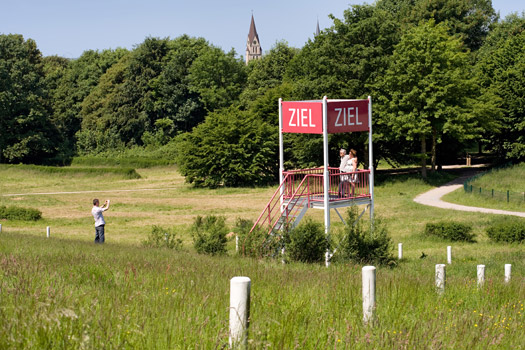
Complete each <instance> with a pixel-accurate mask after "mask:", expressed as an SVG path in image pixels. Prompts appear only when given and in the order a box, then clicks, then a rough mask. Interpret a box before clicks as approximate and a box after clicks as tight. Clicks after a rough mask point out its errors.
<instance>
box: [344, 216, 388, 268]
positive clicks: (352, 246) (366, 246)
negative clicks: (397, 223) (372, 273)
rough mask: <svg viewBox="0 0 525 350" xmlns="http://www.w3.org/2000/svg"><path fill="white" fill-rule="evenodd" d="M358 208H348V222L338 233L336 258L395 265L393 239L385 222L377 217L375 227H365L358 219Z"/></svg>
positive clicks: (359, 262)
mask: <svg viewBox="0 0 525 350" xmlns="http://www.w3.org/2000/svg"><path fill="white" fill-rule="evenodd" d="M357 218H358V213H357V208H356V207H352V208H350V209H348V213H347V224H346V225H345V226H344V227H343V229H342V230H341V231H340V232H339V233H338V235H337V236H338V237H336V238H339V239H338V244H336V245H337V251H336V256H335V258H334V260H337V259H342V260H345V261H346V260H351V261H354V262H356V263H358V264H361V263H366V264H379V265H391V266H392V265H395V263H396V262H395V259H394V257H393V255H392V240H391V238H390V236H389V235H388V231H387V228H386V226H385V225H384V223H383V222H382V221H381V220H380V219H379V218H376V219H375V220H374V227H373V229H372V228H370V226H368V225H367V228H366V229H364V228H363V225H362V224H361V222H360V221H358V220H357Z"/></svg>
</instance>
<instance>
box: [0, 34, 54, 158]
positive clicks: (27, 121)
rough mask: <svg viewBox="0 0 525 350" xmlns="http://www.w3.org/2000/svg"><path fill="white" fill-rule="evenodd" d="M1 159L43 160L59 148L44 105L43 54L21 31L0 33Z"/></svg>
mask: <svg viewBox="0 0 525 350" xmlns="http://www.w3.org/2000/svg"><path fill="white" fill-rule="evenodd" d="M0 77H1V79H0V130H1V132H0V162H4V161H6V162H10V163H15V162H28V163H40V162H43V161H45V160H46V159H49V158H51V157H52V156H53V155H54V154H55V153H56V148H55V146H54V144H53V142H52V140H51V138H52V135H53V134H54V130H53V126H52V124H51V123H50V122H49V114H48V111H47V110H46V109H45V102H44V101H45V99H46V97H47V96H46V91H45V77H44V70H43V65H42V54H41V53H40V51H39V50H38V49H37V46H36V43H35V42H34V41H33V40H31V39H28V40H24V38H23V37H22V36H21V35H13V34H10V35H0Z"/></svg>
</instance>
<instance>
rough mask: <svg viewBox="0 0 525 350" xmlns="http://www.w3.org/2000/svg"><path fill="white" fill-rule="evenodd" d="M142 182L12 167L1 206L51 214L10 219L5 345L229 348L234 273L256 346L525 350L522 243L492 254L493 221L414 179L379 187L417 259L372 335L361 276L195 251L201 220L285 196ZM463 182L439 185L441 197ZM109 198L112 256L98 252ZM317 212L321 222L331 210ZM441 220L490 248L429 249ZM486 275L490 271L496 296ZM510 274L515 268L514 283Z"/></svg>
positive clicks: (380, 308) (1, 310) (155, 172)
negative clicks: (449, 254) (430, 231)
mask: <svg viewBox="0 0 525 350" xmlns="http://www.w3.org/2000/svg"><path fill="white" fill-rule="evenodd" d="M137 172H138V173H139V174H140V176H141V178H140V179H125V178H123V177H121V176H120V175H118V174H95V175H93V174H86V173H82V172H78V173H73V174H72V173H68V174H60V173H57V174H50V173H43V172H39V171H37V170H34V169H31V170H29V169H27V170H24V169H20V168H13V167H6V166H0V195H1V196H0V205H17V206H22V207H32V208H37V209H39V210H41V211H42V213H43V219H42V220H40V221H37V222H22V221H5V220H3V221H1V222H0V223H1V224H2V233H1V234H0V348H2V349H121V348H122V349H215V348H225V347H227V343H228V315H229V312H228V303H229V280H230V279H231V278H232V277H234V276H248V277H250V278H251V280H252V304H251V319H250V321H251V324H250V333H249V347H250V348H254V349H332V348H334V349H523V348H525V336H524V334H525V329H524V328H523V325H524V320H525V318H524V310H523V304H524V302H525V278H524V276H525V249H524V247H523V245H516V244H514V245H511V244H495V243H492V242H490V241H489V240H488V239H487V237H486V235H485V234H484V230H485V228H486V227H487V226H488V225H489V224H490V222H491V220H492V218H493V217H492V216H491V215H482V214H476V213H462V212H453V211H448V210H443V209H437V208H431V207H425V206H421V205H419V204H417V203H414V202H413V201H412V199H413V198H414V197H415V196H416V195H417V194H418V193H421V192H424V191H426V190H428V189H430V188H432V185H430V184H428V183H425V182H424V181H422V180H421V179H418V178H417V177H416V176H415V175H414V176H412V175H398V176H391V177H388V176H382V177H381V178H379V179H377V182H378V186H377V187H376V214H378V215H379V216H380V217H382V219H383V221H384V222H385V223H386V224H387V226H388V228H389V232H390V234H391V236H392V239H393V242H394V244H395V245H396V246H397V243H399V242H402V243H403V247H404V259H403V260H402V261H400V262H399V264H398V266H397V267H395V268H387V267H379V268H378V271H377V310H376V315H377V320H376V322H375V323H374V324H372V325H368V326H365V325H364V324H363V323H362V321H361V319H362V304H361V303H362V300H361V268H362V265H357V264H353V263H347V264H333V265H332V266H331V267H330V268H326V267H324V266H321V265H307V264H299V263H293V264H287V265H282V264H280V262H278V261H271V260H253V259H247V258H240V257H238V256H236V255H235V252H234V249H233V246H234V243H233V241H231V242H229V248H230V250H229V253H228V255H227V256H222V257H210V256H204V255H197V254H196V253H195V252H194V251H193V248H192V245H191V237H190V236H189V234H188V233H187V230H188V228H189V226H190V225H191V223H192V222H193V220H194V218H195V217H196V216H197V215H201V216H204V215H208V214H214V215H224V216H226V218H227V223H228V224H229V225H231V226H233V224H234V222H235V219H236V218H237V217H241V218H245V219H251V220H255V219H256V218H257V216H258V215H259V214H260V211H261V210H262V208H263V207H264V205H265V204H266V202H267V201H268V200H269V198H270V197H271V195H272V194H273V192H274V190H275V188H274V187H268V188H238V189H215V190H209V189H194V188H192V187H191V186H189V185H187V184H185V183H184V179H183V178H182V177H181V176H180V175H179V174H178V172H177V169H176V167H173V166H170V167H156V168H148V169H137ZM450 178H451V177H450V176H446V175H442V176H440V177H435V178H434V179H433V181H432V184H433V185H435V184H438V183H444V182H447V181H448V180H450ZM57 192H71V193H59V194H58V193H57ZM29 193H32V194H33V195H28V194H29ZM36 193H41V194H36ZM53 193H57V194H53ZM95 197H97V198H99V199H101V200H105V199H108V198H109V199H111V208H110V210H109V211H108V212H106V213H105V217H106V221H107V226H106V240H107V241H106V244H105V245H103V246H98V245H97V246H96V245H94V244H93V243H92V240H93V238H94V229H93V218H92V217H91V213H90V210H91V206H92V204H91V201H92V199H93V198H95ZM307 215H308V216H311V217H312V218H313V219H314V220H318V221H319V222H322V217H323V213H322V211H312V210H311V211H310V212H309V213H308V214H307ZM365 217H366V215H365ZM331 219H332V222H333V228H334V230H336V229H338V228H339V227H341V226H342V224H341V223H339V222H338V220H339V219H338V217H337V214H335V213H332V216H331ZM439 220H455V221H459V222H465V223H469V224H472V226H473V228H474V233H476V234H477V243H451V242H445V241H441V240H437V239H431V238H426V237H424V236H423V235H422V231H423V228H424V226H425V224H426V223H427V222H435V221H439ZM152 225H160V226H163V227H169V228H174V229H175V230H176V232H178V234H179V237H181V238H182V239H183V242H184V249H183V251H182V252H177V251H170V250H166V249H153V248H144V247H142V245H141V242H142V241H143V240H144V239H145V238H146V237H147V235H148V233H149V232H150V230H151V227H152ZM46 226H50V227H51V238H50V239H47V238H46V237H45V236H46ZM447 245H451V246H452V247H453V262H452V264H451V265H448V266H447V286H446V292H445V294H444V295H443V296H439V295H438V294H437V293H436V292H435V290H434V271H435V270H434V269H435V264H438V263H446V246H447ZM423 252H424V253H425V255H426V258H424V259H420V256H421V255H422V253H423ZM478 264H485V265H486V282H485V285H484V286H483V287H482V288H478V287H477V285H476V265H478ZM504 264H512V279H511V282H510V283H508V284H505V283H504V282H503V271H504Z"/></svg>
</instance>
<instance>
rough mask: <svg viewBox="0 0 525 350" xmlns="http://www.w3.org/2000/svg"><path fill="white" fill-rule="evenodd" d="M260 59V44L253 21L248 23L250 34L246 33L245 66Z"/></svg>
mask: <svg viewBox="0 0 525 350" xmlns="http://www.w3.org/2000/svg"><path fill="white" fill-rule="evenodd" d="M261 57H262V48H261V42H260V41H259V35H258V34H257V29H255V21H254V20H253V14H252V22H251V23H250V32H249V33H248V41H247V42H246V64H248V62H250V61H251V60H256V59H259V58H261Z"/></svg>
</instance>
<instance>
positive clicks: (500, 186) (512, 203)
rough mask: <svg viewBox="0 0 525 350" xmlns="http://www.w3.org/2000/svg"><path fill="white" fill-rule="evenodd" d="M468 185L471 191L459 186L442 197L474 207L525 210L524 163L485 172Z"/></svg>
mask: <svg viewBox="0 0 525 350" xmlns="http://www.w3.org/2000/svg"><path fill="white" fill-rule="evenodd" d="M470 185H471V186H472V188H473V190H472V192H465V191H464V189H463V188H461V189H458V190H456V191H454V192H452V193H449V194H448V195H446V196H444V197H443V199H444V200H446V201H449V202H452V203H457V204H463V205H468V206H474V207H482V208H492V209H503V210H510V211H525V192H524V190H525V163H520V164H517V165H514V166H509V167H505V168H501V169H495V170H493V171H490V172H487V173H485V174H483V175H482V176H479V177H476V178H475V179H473V180H472V182H471V183H470ZM479 188H481V189H482V193H480V191H479ZM507 191H509V198H508V201H507Z"/></svg>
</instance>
